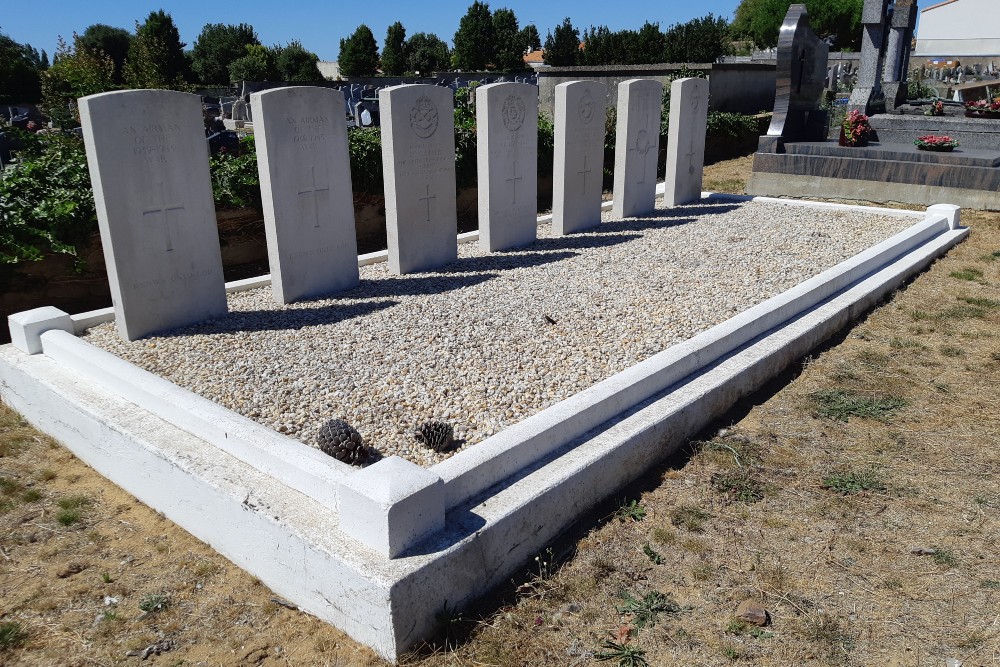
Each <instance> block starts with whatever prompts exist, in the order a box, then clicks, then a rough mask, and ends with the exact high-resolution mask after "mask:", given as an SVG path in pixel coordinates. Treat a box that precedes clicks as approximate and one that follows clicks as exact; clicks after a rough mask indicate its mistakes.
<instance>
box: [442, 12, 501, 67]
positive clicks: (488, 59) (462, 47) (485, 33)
mask: <svg viewBox="0 0 1000 667" xmlns="http://www.w3.org/2000/svg"><path fill="white" fill-rule="evenodd" d="M495 49H496V42H495V37H494V29H493V15H492V14H491V13H490V6H489V4H487V3H485V2H479V0H476V1H475V2H473V3H472V5H471V6H470V7H469V11H468V12H466V14H465V16H463V17H462V20H461V21H459V23H458V31H457V32H456V33H455V51H454V53H453V54H452V60H453V61H454V63H455V66H456V67H457V68H458V69H462V70H466V71H470V72H480V71H483V70H485V69H486V66H487V65H489V64H493V62H494V61H493V58H494V51H495Z"/></svg>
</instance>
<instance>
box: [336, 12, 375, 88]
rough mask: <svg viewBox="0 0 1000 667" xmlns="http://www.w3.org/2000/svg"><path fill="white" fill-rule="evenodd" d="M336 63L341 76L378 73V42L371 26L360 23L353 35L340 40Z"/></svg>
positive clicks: (373, 74)
mask: <svg viewBox="0 0 1000 667" xmlns="http://www.w3.org/2000/svg"><path fill="white" fill-rule="evenodd" d="M337 64H338V66H339V67H340V73H341V75H343V76H375V74H377V73H378V44H377V43H376V42H375V35H373V34H372V31H371V28H369V27H368V26H366V25H365V24H364V23H362V24H361V25H359V26H358V28H357V30H355V31H354V34H353V35H351V36H350V37H348V38H346V39H342V40H340V56H339V57H338V58H337Z"/></svg>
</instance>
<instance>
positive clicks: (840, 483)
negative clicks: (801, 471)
mask: <svg viewBox="0 0 1000 667" xmlns="http://www.w3.org/2000/svg"><path fill="white" fill-rule="evenodd" d="M822 487H823V488H824V489H827V490H828V491H833V492H835V493H839V494H841V495H843V496H851V495H854V494H856V493H861V492H862V491H885V490H886V486H885V483H884V482H883V481H882V478H881V477H879V475H878V474H877V473H876V472H875V471H874V470H852V471H849V472H842V473H834V474H832V475H827V476H826V477H824V478H823V483H822Z"/></svg>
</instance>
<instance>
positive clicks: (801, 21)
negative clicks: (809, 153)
mask: <svg viewBox="0 0 1000 667" xmlns="http://www.w3.org/2000/svg"><path fill="white" fill-rule="evenodd" d="M828 58H829V47H828V46H827V44H826V42H824V41H822V40H821V39H819V38H818V37H817V36H816V33H814V32H813V30H812V28H811V27H810V26H809V14H808V13H807V12H806V6H805V5H792V6H790V7H789V8H788V13H787V14H785V20H784V22H783V23H782V24H781V34H780V36H779V37H778V78H777V89H776V92H775V97H774V114H773V115H772V116H771V126H770V127H769V128H768V129H767V135H766V136H763V137H761V139H760V150H762V151H764V150H766V151H771V152H773V151H775V150H778V149H780V146H781V144H782V143H783V142H785V141H810V140H818V139H821V138H822V137H823V135H824V134H825V131H826V118H827V113H826V112H825V111H822V110H820V108H819V101H820V96H821V95H822V94H823V89H824V84H825V81H826V76H827V69H826V65H827V60H828Z"/></svg>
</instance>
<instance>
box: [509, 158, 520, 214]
mask: <svg viewBox="0 0 1000 667" xmlns="http://www.w3.org/2000/svg"><path fill="white" fill-rule="evenodd" d="M521 178H522V177H521V176H518V175H517V160H514V168H513V169H512V170H511V176H510V178H508V179H505V180H506V181H507V182H508V183H510V184H511V186H512V187H513V190H514V199H513V200H512V201H511V204H516V203H517V182H518V181H519V180H521Z"/></svg>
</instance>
